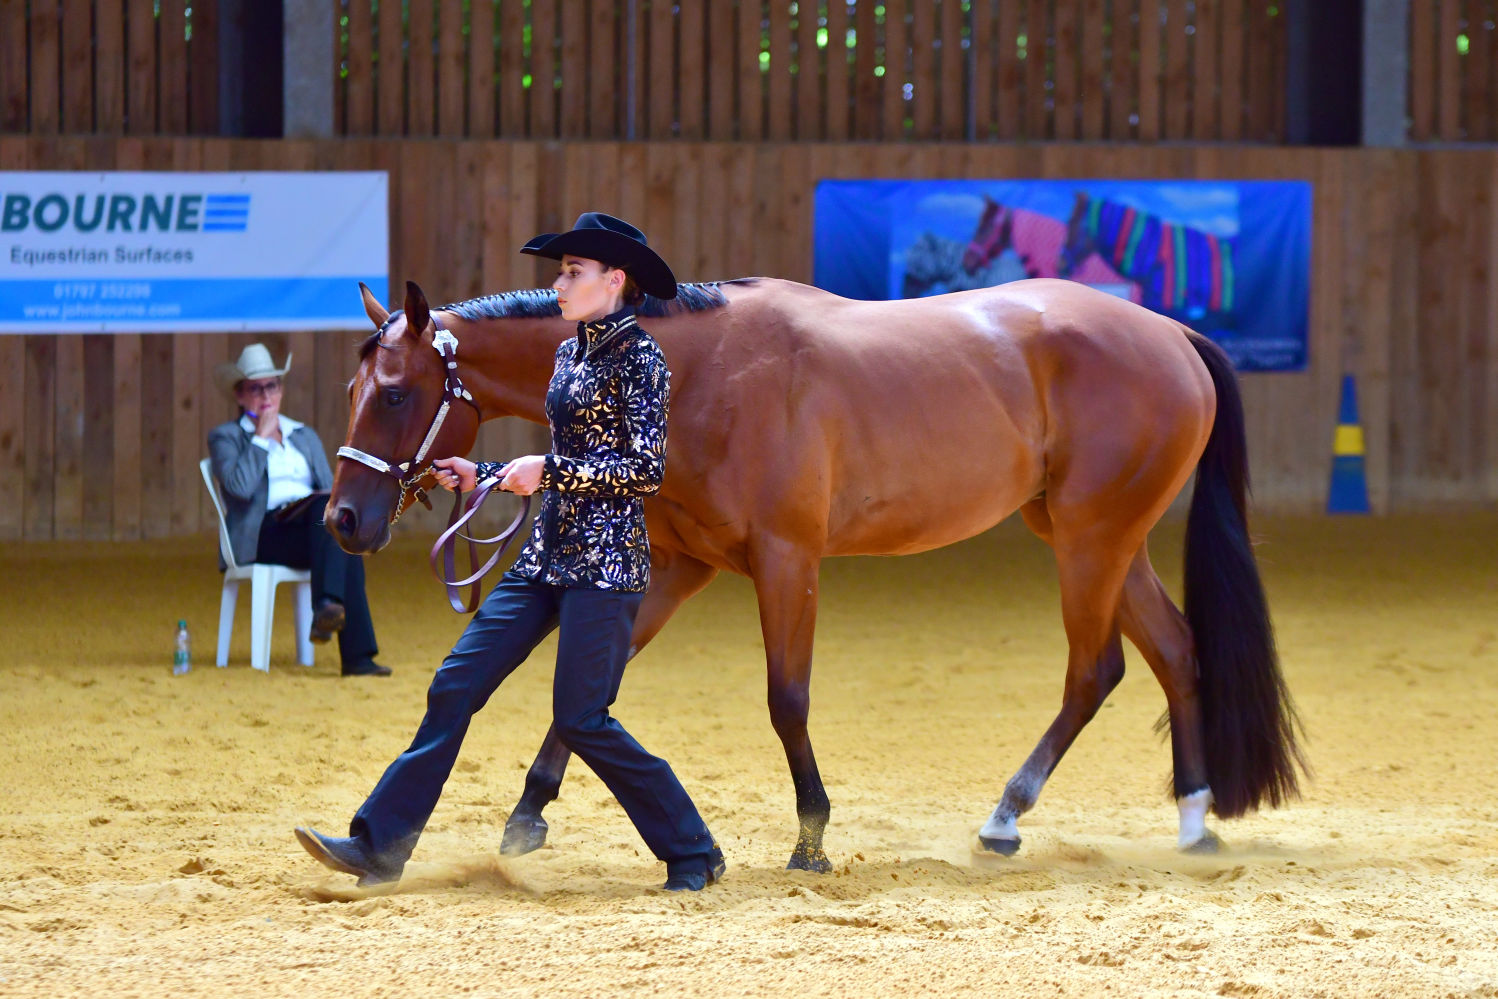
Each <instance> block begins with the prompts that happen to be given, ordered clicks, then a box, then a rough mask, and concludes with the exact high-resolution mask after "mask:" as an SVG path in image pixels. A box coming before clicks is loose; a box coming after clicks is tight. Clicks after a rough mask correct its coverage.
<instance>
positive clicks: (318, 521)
mask: <svg viewBox="0 0 1498 999" xmlns="http://www.w3.org/2000/svg"><path fill="white" fill-rule="evenodd" d="M255 561H257V562H273V563H275V564H276V565H289V566H291V567H292V568H293V569H311V570H312V602H313V606H316V605H317V604H318V603H320V602H321V601H323V600H336V601H338V602H339V603H341V604H343V611H344V625H343V630H342V631H340V632H339V633H338V654H339V659H341V660H342V662H343V665H344V666H345V667H346V668H347V667H353V666H358V665H360V664H362V663H365V662H368V661H369V660H370V659H373V658H374V657H375V655H376V654H377V653H378V652H379V646H378V645H377V644H376V643H375V633H374V622H373V621H372V620H370V616H369V598H368V597H366V596H365V594H364V559H363V558H361V557H360V556H358V555H350V554H349V553H348V552H346V551H344V550H343V549H342V548H339V547H338V542H336V541H334V540H333V535H331V534H329V533H328V529H327V527H325V526H324V525H323V519H322V505H321V504H319V503H310V504H308V505H306V506H304V507H303V508H302V509H301V511H300V512H298V513H297V514H296V515H295V516H293V517H290V518H288V519H286V520H278V519H276V517H274V516H272V515H267V516H266V518H265V520H264V521H262V522H261V524H260V538H259V543H258V545H257V547H256V549H255Z"/></svg>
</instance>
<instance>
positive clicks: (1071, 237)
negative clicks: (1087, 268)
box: [1057, 191, 1097, 277]
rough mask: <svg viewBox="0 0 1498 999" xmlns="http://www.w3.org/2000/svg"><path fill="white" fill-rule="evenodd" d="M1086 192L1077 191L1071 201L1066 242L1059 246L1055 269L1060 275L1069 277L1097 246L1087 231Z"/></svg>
mask: <svg viewBox="0 0 1498 999" xmlns="http://www.w3.org/2000/svg"><path fill="white" fill-rule="evenodd" d="M1087 209H1088V201H1087V192H1086V191H1078V192H1077V196H1076V200H1075V201H1074V202H1073V203H1072V210H1071V219H1070V220H1069V221H1068V222H1067V223H1066V243H1065V244H1064V245H1063V246H1062V247H1061V257H1060V259H1059V260H1058V261H1057V265H1058V267H1057V270H1058V272H1059V273H1060V275H1061V276H1062V277H1070V276H1071V274H1072V272H1073V271H1075V270H1076V269H1077V268H1078V267H1080V266H1082V261H1084V260H1086V259H1087V258H1088V257H1090V256H1091V255H1092V253H1093V251H1094V250H1095V249H1096V248H1097V247H1096V244H1095V241H1094V240H1093V234H1092V233H1090V232H1088V231H1087Z"/></svg>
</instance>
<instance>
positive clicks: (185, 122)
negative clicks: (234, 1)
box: [0, 0, 218, 135]
mask: <svg viewBox="0 0 1498 999" xmlns="http://www.w3.org/2000/svg"><path fill="white" fill-rule="evenodd" d="M217 60H218V4H217V2H216V0H0V133H6V132H11V133H31V134H34V135H56V134H59V133H61V134H99V135H212V134H214V133H216V132H217V131H218V69H217Z"/></svg>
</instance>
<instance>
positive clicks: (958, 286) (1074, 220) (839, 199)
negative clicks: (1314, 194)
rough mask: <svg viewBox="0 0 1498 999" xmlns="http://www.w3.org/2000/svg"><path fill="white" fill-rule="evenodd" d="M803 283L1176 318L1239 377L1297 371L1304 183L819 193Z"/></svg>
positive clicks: (1018, 184) (1066, 183) (933, 187)
mask: <svg viewBox="0 0 1498 999" xmlns="http://www.w3.org/2000/svg"><path fill="white" fill-rule="evenodd" d="M815 226H816V230H815V243H816V245H815V278H814V280H815V283H816V285H817V286H818V287H820V288H824V289H826V290H828V291H831V292H834V293H835V294H839V295H843V296H845V297H848V298H859V299H866V300H873V299H892V298H916V297H920V296H923V295H936V294H941V293H944V292H949V291H965V290H968V289H971V288H985V287H990V286H992V285H996V284H1003V283H1005V282H1007V281H1016V280H1020V279H1022V278H1031V277H1053V278H1055V277H1059V278H1067V279H1070V280H1073V281H1080V282H1082V283H1083V284H1088V285H1091V286H1092V287H1094V288H1098V289H1100V290H1102V291H1106V292H1108V293H1109V294H1113V295H1118V296H1119V297H1121V298H1127V299H1129V300H1130V301H1133V302H1137V303H1138V304H1140V305H1143V306H1144V307H1146V308H1148V309H1152V310H1154V311H1156V312H1160V313H1164V314H1165V315H1168V316H1171V317H1172V318H1175V319H1179V320H1180V321H1181V322H1183V323H1186V324H1187V325H1189V326H1191V327H1192V328H1193V329H1195V330H1197V331H1198V332H1201V333H1204V334H1206V335H1207V336H1209V337H1211V338H1212V339H1213V340H1215V341H1217V342H1218V343H1219V344H1221V345H1222V346H1223V348H1224V349H1226V350H1227V352H1228V354H1229V355H1230V356H1231V357H1232V358H1233V363H1234V364H1235V365H1237V366H1238V368H1239V369H1240V370H1244V371H1299V370H1303V369H1304V368H1305V366H1306V361H1307V357H1306V344H1307V339H1308V334H1307V326H1308V323H1309V308H1310V267H1311V185H1310V184H1309V183H1307V182H1304V181H1220V180H1185V181H1134V180H1124V181H1120V180H992V181H982V180H918V181H899V180H824V181H822V182H821V183H819V184H818V185H817V191H816V217H815Z"/></svg>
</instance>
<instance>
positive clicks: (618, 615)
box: [296, 212, 725, 891]
mask: <svg viewBox="0 0 1498 999" xmlns="http://www.w3.org/2000/svg"><path fill="white" fill-rule="evenodd" d="M521 252H523V253H531V254H534V255H536V256H541V257H548V258H551V259H553V260H557V261H559V266H558V273H557V277H556V281H555V282H554V283H553V285H552V287H553V289H554V290H555V291H556V293H557V303H558V306H559V308H560V309H561V312H562V316H563V317H564V318H566V319H570V320H573V321H575V322H576V323H577V334H576V336H574V337H570V338H568V339H566V340H564V341H563V342H562V343H561V345H560V346H559V347H558V348H557V351H556V358H555V364H554V370H553V372H552V376H551V379H550V385H549V387H548V389H547V393H546V413H547V417H548V418H549V420H550V422H551V429H552V450H551V453H549V454H546V455H526V456H525V457H523V458H517V459H515V460H514V461H511V462H508V463H506V464H504V465H503V466H500V465H496V464H493V463H489V462H485V463H481V464H478V465H475V464H474V463H473V462H471V461H468V460H466V459H464V458H460V457H446V458H439V459H437V461H436V462H434V468H435V471H434V473H433V474H434V475H435V477H436V478H437V480H438V482H439V483H440V484H441V485H443V486H444V487H446V488H448V489H456V488H459V487H462V488H463V489H465V490H471V489H473V488H474V486H475V484H476V480H479V479H490V478H496V479H498V480H499V486H500V488H502V489H507V490H509V491H510V492H515V493H520V494H522V495H530V494H531V493H534V492H536V491H537V490H543V491H544V492H545V497H544V499H543V500H542V503H541V514H540V516H539V517H537V518H536V523H535V528H534V530H533V532H532V534H531V538H530V541H529V542H528V543H527V544H526V545H525V547H524V548H523V549H521V552H520V557H519V559H517V561H516V563H515V565H514V566H513V567H511V569H510V571H509V572H506V573H505V574H504V578H503V579H502V580H500V582H499V584H498V585H497V586H495V587H494V589H493V590H491V591H490V593H489V596H488V598H487V599H486V600H485V601H484V605H483V606H482V607H481V608H479V611H478V613H477V614H476V615H474V617H473V620H472V621H470V622H469V623H468V627H467V628H465V629H464V630H463V635H462V637H461V638H459V639H458V643H457V644H456V645H455V646H453V650H452V653H451V654H450V655H448V657H447V658H446V659H445V660H444V661H443V663H442V668H441V669H439V670H438V671H437V675H436V676H435V677H433V679H432V685H431V689H430V691H428V693H427V712H426V717H425V718H423V719H422V722H421V727H420V728H419V729H418V730H417V733H416V738H415V739H414V740H413V741H412V743H411V747H410V748H409V749H407V750H406V751H405V752H404V753H402V754H401V755H400V757H398V758H397V759H396V760H395V762H394V763H392V764H390V767H389V768H388V769H387V770H386V771H385V775H384V776H383V777H381V778H380V782H379V783H378V784H377V785H376V786H375V789H374V791H372V792H371V793H370V795H369V797H368V799H366V800H365V802H364V804H363V805H361V806H360V808H359V810H358V812H357V813H356V814H355V815H354V819H353V822H352V823H351V824H350V827H349V835H348V837H346V838H344V837H335V836H324V835H322V834H321V833H318V832H317V831H315V830H312V829H298V830H297V831H296V835H297V838H298V840H299V841H300V842H301V843H302V845H303V846H304V847H305V848H306V849H307V851H308V852H309V853H311V854H312V855H313V856H314V857H316V858H317V859H318V860H320V861H322V862H323V863H324V864H326V865H327V866H329V867H332V868H333V869H335V870H339V871H344V872H346V873H349V874H355V875H358V877H359V880H360V883H361V884H369V883H373V882H379V881H392V880H397V879H399V877H400V873H401V870H402V869H403V868H404V866H405V863H406V859H407V858H408V857H410V855H411V851H412V849H414V848H415V846H416V840H417V837H419V836H420V835H421V831H422V829H423V828H424V827H425V826H426V823H427V819H428V818H429V817H430V816H431V814H432V809H433V808H435V807H436V805H437V798H438V795H440V794H441V791H442V785H443V784H444V783H445V782H446V780H447V778H448V775H449V774H450V773H451V772H452V767H453V764H454V763H455V762H456V761H457V758H458V750H459V749H460V748H461V746H462V744H463V737H464V735H465V734H466V733H467V731H468V726H469V723H470V722H471V721H472V720H473V715H474V714H475V713H476V712H477V711H478V710H479V709H481V708H482V707H483V706H484V704H485V703H486V702H487V701H488V700H489V698H490V697H491V696H492V695H493V694H494V692H495V691H496V689H497V688H498V687H499V685H500V684H501V683H502V682H503V681H504V679H505V677H507V676H508V675H509V674H510V673H512V672H513V671H514V670H515V669H516V668H517V667H518V666H520V664H521V663H523V662H524V661H525V660H526V658H527V657H529V656H530V654H531V651H532V650H533V649H535V647H536V646H537V645H538V644H540V642H541V640H542V639H543V638H545V637H546V636H547V635H548V634H550V633H551V632H553V631H557V632H559V636H558V640H557V663H556V677H555V680H554V681H553V684H552V712H553V722H552V730H553V731H554V732H555V733H556V735H557V737H558V738H560V739H561V741H562V743H563V745H565V746H566V747H567V748H568V749H569V750H571V751H572V752H575V753H577V754H578V755H579V756H581V757H582V758H583V760H584V761H586V762H587V764H588V766H589V767H590V768H591V769H592V770H593V772H594V773H596V774H597V775H598V777H599V779H600V780H602V781H603V782H604V784H605V785H606V786H607V787H608V789H609V791H611V792H612V793H613V795H614V797H615V798H617V799H618V800H619V803H620V804H621V805H622V806H624V811H625V812H626V813H627V814H628V815H629V817H630V821H632V822H633V823H634V824H635V828H636V829H637V830H639V832H640V835H641V837H643V838H644V840H645V843H646V845H647V846H649V847H650V850H651V852H652V853H654V854H655V855H656V857H657V858H659V859H660V860H663V861H665V862H666V871H667V877H666V884H665V888H666V890H667V891H700V890H702V889H703V888H705V887H707V885H709V884H712V883H713V882H715V881H717V880H718V879H719V878H720V877H722V876H723V871H724V866H725V865H724V862H723V853H722V851H721V850H719V849H718V845H717V844H716V843H714V842H713V838H712V835H711V834H710V833H709V832H708V829H707V826H706V825H705V824H704V823H703V821H702V816H701V815H699V814H698V812H697V809H696V807H695V806H694V805H693V804H692V800H691V799H690V798H689V797H687V792H686V790H685V789H683V788H682V786H681V782H680V781H679V780H677V779H676V775H675V774H674V773H673V772H672V771H671V767H670V766H669V765H668V764H667V763H666V761H665V760H662V759H660V758H659V757H655V756H652V755H650V754H649V753H647V752H646V751H645V750H644V748H642V747H641V746H640V744H639V743H638V742H636V741H635V740H634V738H633V737H632V736H631V735H630V734H629V733H628V732H626V731H625V730H624V727H623V726H622V725H620V724H619V722H618V720H617V719H615V718H614V717H613V716H612V715H611V714H610V713H609V706H610V705H612V704H613V703H614V698H615V697H616V696H617V695H618V693H619V684H620V681H621V680H622V679H623V677H624V666H625V663H626V662H628V661H629V650H630V635H631V631H632V630H633V627H634V623H635V615H636V613H637V612H638V611H639V608H640V603H641V601H642V600H643V599H644V593H645V589H646V587H647V586H648V585H649V582H650V543H649V539H648V537H647V535H646V527H645V512H644V509H643V507H642V504H641V500H642V498H643V497H645V496H648V495H650V494H651V493H654V492H655V491H656V490H657V489H659V488H660V484H661V479H662V477H663V475H664V473H665V461H666V411H667V406H668V402H669V396H670V378H671V374H670V371H669V370H668V369H667V367H666V361H665V358H664V357H663V356H662V355H661V350H660V347H659V346H657V344H656V342H655V341H654V340H653V339H651V336H650V334H649V333H647V332H646V331H645V330H644V328H643V327H641V326H640V324H639V323H638V322H637V321H636V319H635V308H634V307H635V305H636V304H638V303H639V302H640V301H642V300H643V299H644V295H645V292H646V291H648V292H650V293H651V294H652V295H654V296H656V297H657V298H658V299H671V298H675V297H676V278H675V277H674V276H673V275H672V273H671V269H670V268H669V267H667V266H666V262H665V261H664V260H662V259H661V258H660V257H659V256H658V255H657V254H656V252H655V251H654V250H652V249H651V248H650V246H649V245H648V244H647V242H646V240H645V236H644V234H643V233H641V232H640V231H639V230H638V229H636V228H635V227H634V226H632V225H630V224H629V223H627V222H625V221H623V220H621V219H616V218H614V217H613V216H611V215H604V214H602V213H599V212H585V213H584V214H583V215H581V216H580V217H579V218H578V220H577V223H576V224H575V225H574V226H573V228H572V229H571V230H570V231H569V232H564V233H560V234H557V233H546V234H543V235H541V236H537V237H536V238H535V239H533V240H531V241H530V242H529V243H527V244H526V245H525V246H524V247H523V248H522V250H521ZM387 319H388V317H387ZM459 343H461V341H459ZM378 346H383V345H377V349H376V353H380V352H381V351H380V350H379V349H378ZM390 349H398V348H397V347H396V346H395V345H391V348H390ZM455 366H456V365H455V364H454V367H455ZM454 377H458V378H461V376H454V375H450V376H449V378H448V379H446V381H447V383H448V385H449V387H450V386H451V384H452V379H453V378H454ZM366 387H368V388H371V389H372V391H373V393H374V394H375V395H376V396H382V397H383V398H384V400H385V401H386V402H390V401H391V400H393V399H395V396H393V395H392V394H391V391H392V390H391V389H389V388H381V387H379V386H366ZM397 391H399V390H397ZM356 398H357V397H356ZM459 398H463V399H465V400H466V398H467V396H466V394H465V395H463V396H460V397H459ZM402 402H404V400H400V401H397V402H395V403H394V405H392V407H391V408H394V409H397V410H398V409H399V408H400V406H401V403H402ZM449 405H450V403H449ZM439 412H441V409H440V407H439ZM433 427H434V428H435V429H437V430H439V431H440V427H439V426H438V425H437V424H436V423H435V422H434V423H433ZM429 436H430V434H429ZM432 443H435V441H433V442H432ZM470 443H471V442H470ZM437 453H441V454H446V453H448V452H442V451H439V452H437ZM339 455H340V456H343V457H351V458H358V459H360V460H365V461H368V462H370V464H372V465H374V466H375V467H378V462H379V459H375V458H371V457H369V456H368V455H367V454H365V453H364V452H359V451H357V450H350V449H349V448H348V447H345V448H343V449H341V450H340V451H339Z"/></svg>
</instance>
